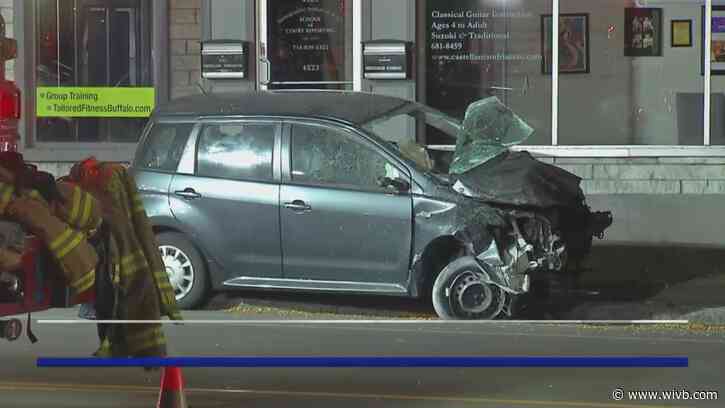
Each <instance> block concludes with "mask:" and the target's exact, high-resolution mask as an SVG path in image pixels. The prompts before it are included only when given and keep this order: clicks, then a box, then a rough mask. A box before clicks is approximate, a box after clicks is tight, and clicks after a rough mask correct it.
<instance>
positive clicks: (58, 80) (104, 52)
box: [34, 0, 153, 142]
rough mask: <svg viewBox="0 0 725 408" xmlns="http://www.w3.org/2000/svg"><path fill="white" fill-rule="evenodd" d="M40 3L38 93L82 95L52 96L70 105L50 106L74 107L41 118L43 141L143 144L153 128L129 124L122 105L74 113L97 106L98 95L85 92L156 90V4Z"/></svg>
mask: <svg viewBox="0 0 725 408" xmlns="http://www.w3.org/2000/svg"><path fill="white" fill-rule="evenodd" d="M34 1H35V13H36V14H35V16H34V18H35V41H36V50H37V51H36V66H35V82H36V86H37V87H38V88H39V89H40V90H41V92H42V91H43V90H49V89H50V90H52V89H53V88H69V87H70V88H75V89H74V90H73V93H69V92H70V91H68V92H65V91H63V92H60V89H59V92H57V93H52V95H63V96H62V97H63V98H65V100H61V101H50V97H48V99H49V102H55V103H57V102H63V103H64V105H63V106H66V105H67V106H66V108H63V109H64V110H63V111H61V112H58V111H57V110H56V109H54V108H53V107H50V108H49V109H48V110H49V111H51V112H52V111H53V110H55V113H56V114H53V113H51V114H47V112H46V114H44V115H40V114H39V115H38V120H37V124H36V125H37V130H36V139H37V141H38V142H136V141H137V140H138V138H139V136H140V134H141V130H142V129H143V126H144V125H145V123H146V119H145V118H144V117H138V116H139V115H135V116H134V117H130V118H129V117H127V116H128V115H127V113H128V112H126V110H125V109H121V108H122V107H118V106H115V107H108V108H106V107H103V106H98V107H97V108H98V109H97V111H96V113H97V114H94V115H92V116H93V117H76V116H74V114H73V107H74V106H75V105H77V104H80V103H88V104H97V102H98V101H97V99H98V93H96V92H86V91H84V88H86V90H89V88H96V87H100V88H123V89H129V88H137V87H140V88H143V87H151V86H153V85H152V84H153V80H152V64H151V6H152V5H151V2H150V1H143V0H34ZM48 95H50V94H48ZM94 95H95V96H94ZM118 102H119V103H123V101H121V100H119V101H118ZM66 109H67V112H66ZM86 111H87V110H86ZM119 112H124V113H126V114H120V113H119ZM65 113H67V114H65ZM147 113H148V112H147ZM132 116H133V115H132ZM140 116H143V115H140ZM146 116H147V115H146Z"/></svg>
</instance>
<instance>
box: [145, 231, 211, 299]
mask: <svg viewBox="0 0 725 408" xmlns="http://www.w3.org/2000/svg"><path fill="white" fill-rule="evenodd" d="M156 240H157V241H158V245H159V252H160V253H161V259H162V260H163V262H164V266H165V267H166V273H167V274H168V275H169V282H170V283H171V287H172V288H173V289H174V295H175V296H176V303H177V305H178V306H179V308H181V309H184V310H189V309H193V308H196V307H199V306H200V305H201V304H202V303H203V302H204V301H205V300H206V296H207V294H208V291H209V277H208V274H207V271H206V265H205V264H204V261H203V259H202V257H201V254H200V253H199V251H198V250H197V249H196V248H195V247H194V245H193V244H192V243H191V242H189V240H188V239H186V237H184V236H183V235H182V234H179V233H177V232H163V233H161V234H158V235H157V236H156Z"/></svg>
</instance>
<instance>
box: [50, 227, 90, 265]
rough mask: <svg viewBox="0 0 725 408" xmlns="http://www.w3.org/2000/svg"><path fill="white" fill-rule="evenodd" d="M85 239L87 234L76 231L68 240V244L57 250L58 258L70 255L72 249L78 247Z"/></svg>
mask: <svg viewBox="0 0 725 408" xmlns="http://www.w3.org/2000/svg"><path fill="white" fill-rule="evenodd" d="M84 239H85V236H84V235H83V233H81V232H76V233H75V234H74V235H73V239H72V240H71V241H70V242H68V244H67V245H65V246H63V247H62V248H60V249H58V251H57V252H55V256H56V257H57V258H58V259H63V258H65V256H66V255H68V254H69V253H70V252H71V251H72V250H74V249H76V248H78V245H80V244H81V242H82V241H83V240H84Z"/></svg>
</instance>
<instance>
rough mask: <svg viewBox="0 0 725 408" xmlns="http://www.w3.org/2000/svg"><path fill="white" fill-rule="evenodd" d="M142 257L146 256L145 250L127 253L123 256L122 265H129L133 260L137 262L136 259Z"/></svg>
mask: <svg viewBox="0 0 725 408" xmlns="http://www.w3.org/2000/svg"><path fill="white" fill-rule="evenodd" d="M142 257H144V253H143V251H140V250H139V251H136V252H134V253H132V254H129V255H126V256H124V257H123V258H121V265H124V266H125V265H129V264H131V263H132V262H135V261H137V260H139V259H141V258H142Z"/></svg>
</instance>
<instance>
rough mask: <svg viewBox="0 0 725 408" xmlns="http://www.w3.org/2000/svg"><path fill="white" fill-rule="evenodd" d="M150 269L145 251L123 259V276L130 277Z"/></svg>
mask: <svg viewBox="0 0 725 408" xmlns="http://www.w3.org/2000/svg"><path fill="white" fill-rule="evenodd" d="M146 267H148V262H146V258H145V255H144V253H143V251H138V252H135V253H133V254H131V255H128V256H126V257H124V258H123V259H121V274H123V275H124V276H130V275H132V274H134V273H136V272H138V271H139V270H141V269H143V268H146Z"/></svg>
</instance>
